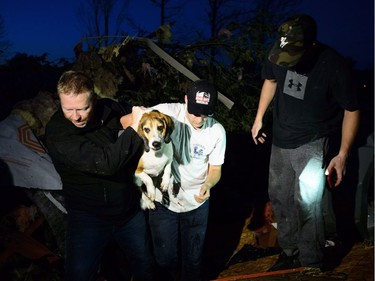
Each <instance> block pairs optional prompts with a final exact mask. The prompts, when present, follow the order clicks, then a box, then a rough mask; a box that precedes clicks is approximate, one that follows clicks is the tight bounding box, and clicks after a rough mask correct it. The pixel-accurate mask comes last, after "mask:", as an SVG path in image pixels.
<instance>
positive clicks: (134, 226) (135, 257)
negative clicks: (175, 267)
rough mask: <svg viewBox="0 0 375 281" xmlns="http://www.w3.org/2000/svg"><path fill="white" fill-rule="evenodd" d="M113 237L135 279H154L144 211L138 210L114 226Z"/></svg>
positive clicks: (154, 271) (145, 280)
mask: <svg viewBox="0 0 375 281" xmlns="http://www.w3.org/2000/svg"><path fill="white" fill-rule="evenodd" d="M114 237H115V239H116V242H117V243H118V245H119V246H120V248H121V249H122V250H123V251H124V253H125V256H126V258H127V261H128V264H129V267H130V270H131V272H132V273H133V275H134V278H135V280H137V281H151V280H155V281H156V280H157V279H156V264H155V261H154V258H153V255H152V252H151V244H150V236H149V232H148V228H147V224H146V218H145V214H144V212H143V211H139V212H138V213H137V214H136V215H135V216H134V217H133V218H132V219H131V220H130V221H128V222H126V223H125V224H124V225H122V226H121V227H116V228H115V231H114Z"/></svg>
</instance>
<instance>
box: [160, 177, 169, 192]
mask: <svg viewBox="0 0 375 281" xmlns="http://www.w3.org/2000/svg"><path fill="white" fill-rule="evenodd" d="M170 180H171V178H170V177H165V178H164V177H163V180H162V181H161V183H160V189H161V191H163V192H165V191H167V190H168V186H169V184H170V182H171V181H170Z"/></svg>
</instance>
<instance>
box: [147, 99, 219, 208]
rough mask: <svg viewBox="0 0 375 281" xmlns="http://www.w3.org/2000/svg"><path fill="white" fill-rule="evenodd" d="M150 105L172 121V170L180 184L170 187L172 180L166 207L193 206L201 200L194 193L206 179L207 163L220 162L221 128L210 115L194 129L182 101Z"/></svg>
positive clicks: (175, 180)
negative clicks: (199, 126) (195, 197)
mask: <svg viewBox="0 0 375 281" xmlns="http://www.w3.org/2000/svg"><path fill="white" fill-rule="evenodd" d="M152 109H156V110H159V111H160V112H162V113H164V114H167V115H169V116H171V117H172V119H173V121H174V124H175V129H174V131H173V133H172V135H171V139H172V143H173V148H174V157H173V163H172V174H173V177H174V182H175V183H180V188H179V189H177V190H175V191H173V184H171V186H169V188H168V195H169V200H170V202H169V205H167V207H168V208H169V209H170V210H171V211H174V212H187V211H191V210H194V209H196V208H198V207H199V206H200V205H202V204H203V203H198V202H197V201H196V200H195V199H194V195H198V194H199V191H200V188H201V186H202V184H203V183H204V182H205V180H206V177H207V172H208V165H209V164H210V165H222V164H223V163H224V156H225V149H226V133H225V129H224V127H223V126H222V125H221V124H220V123H219V122H218V121H216V120H215V119H213V118H212V117H208V118H207V120H206V122H205V123H204V125H203V127H202V128H201V129H200V130H196V129H194V128H193V126H192V125H191V124H190V122H189V121H188V119H187V117H186V105H185V104H182V103H164V104H159V105H156V106H153V107H152ZM177 186H178V185H177ZM175 187H176V185H175ZM174 193H177V194H174ZM159 195H160V194H159ZM159 200H160V198H159Z"/></svg>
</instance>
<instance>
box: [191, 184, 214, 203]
mask: <svg viewBox="0 0 375 281" xmlns="http://www.w3.org/2000/svg"><path fill="white" fill-rule="evenodd" d="M209 197H210V189H209V188H207V186H206V185H205V184H204V185H202V187H201V190H200V192H199V194H198V195H194V198H195V201H197V202H198V203H203V202H204V201H206V200H207V199H208V198H209Z"/></svg>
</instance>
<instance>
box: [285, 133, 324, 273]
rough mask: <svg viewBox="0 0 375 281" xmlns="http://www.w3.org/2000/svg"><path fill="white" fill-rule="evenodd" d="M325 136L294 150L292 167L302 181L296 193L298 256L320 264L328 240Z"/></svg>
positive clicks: (310, 263)
mask: <svg viewBox="0 0 375 281" xmlns="http://www.w3.org/2000/svg"><path fill="white" fill-rule="evenodd" d="M322 147H323V140H321V139H320V140H317V141H314V142H311V143H308V144H306V145H303V146H301V147H299V148H298V149H295V150H293V155H292V159H293V167H294V168H295V170H296V173H297V175H298V181H299V189H297V193H296V195H295V204H296V206H297V208H298V222H299V238H298V249H299V260H300V262H301V265H302V266H309V267H321V266H322V261H323V247H324V242H325V237H324V236H325V235H324V221H323V215H322V197H323V190H324V186H325V175H324V169H323V168H322V163H323V149H322Z"/></svg>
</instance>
